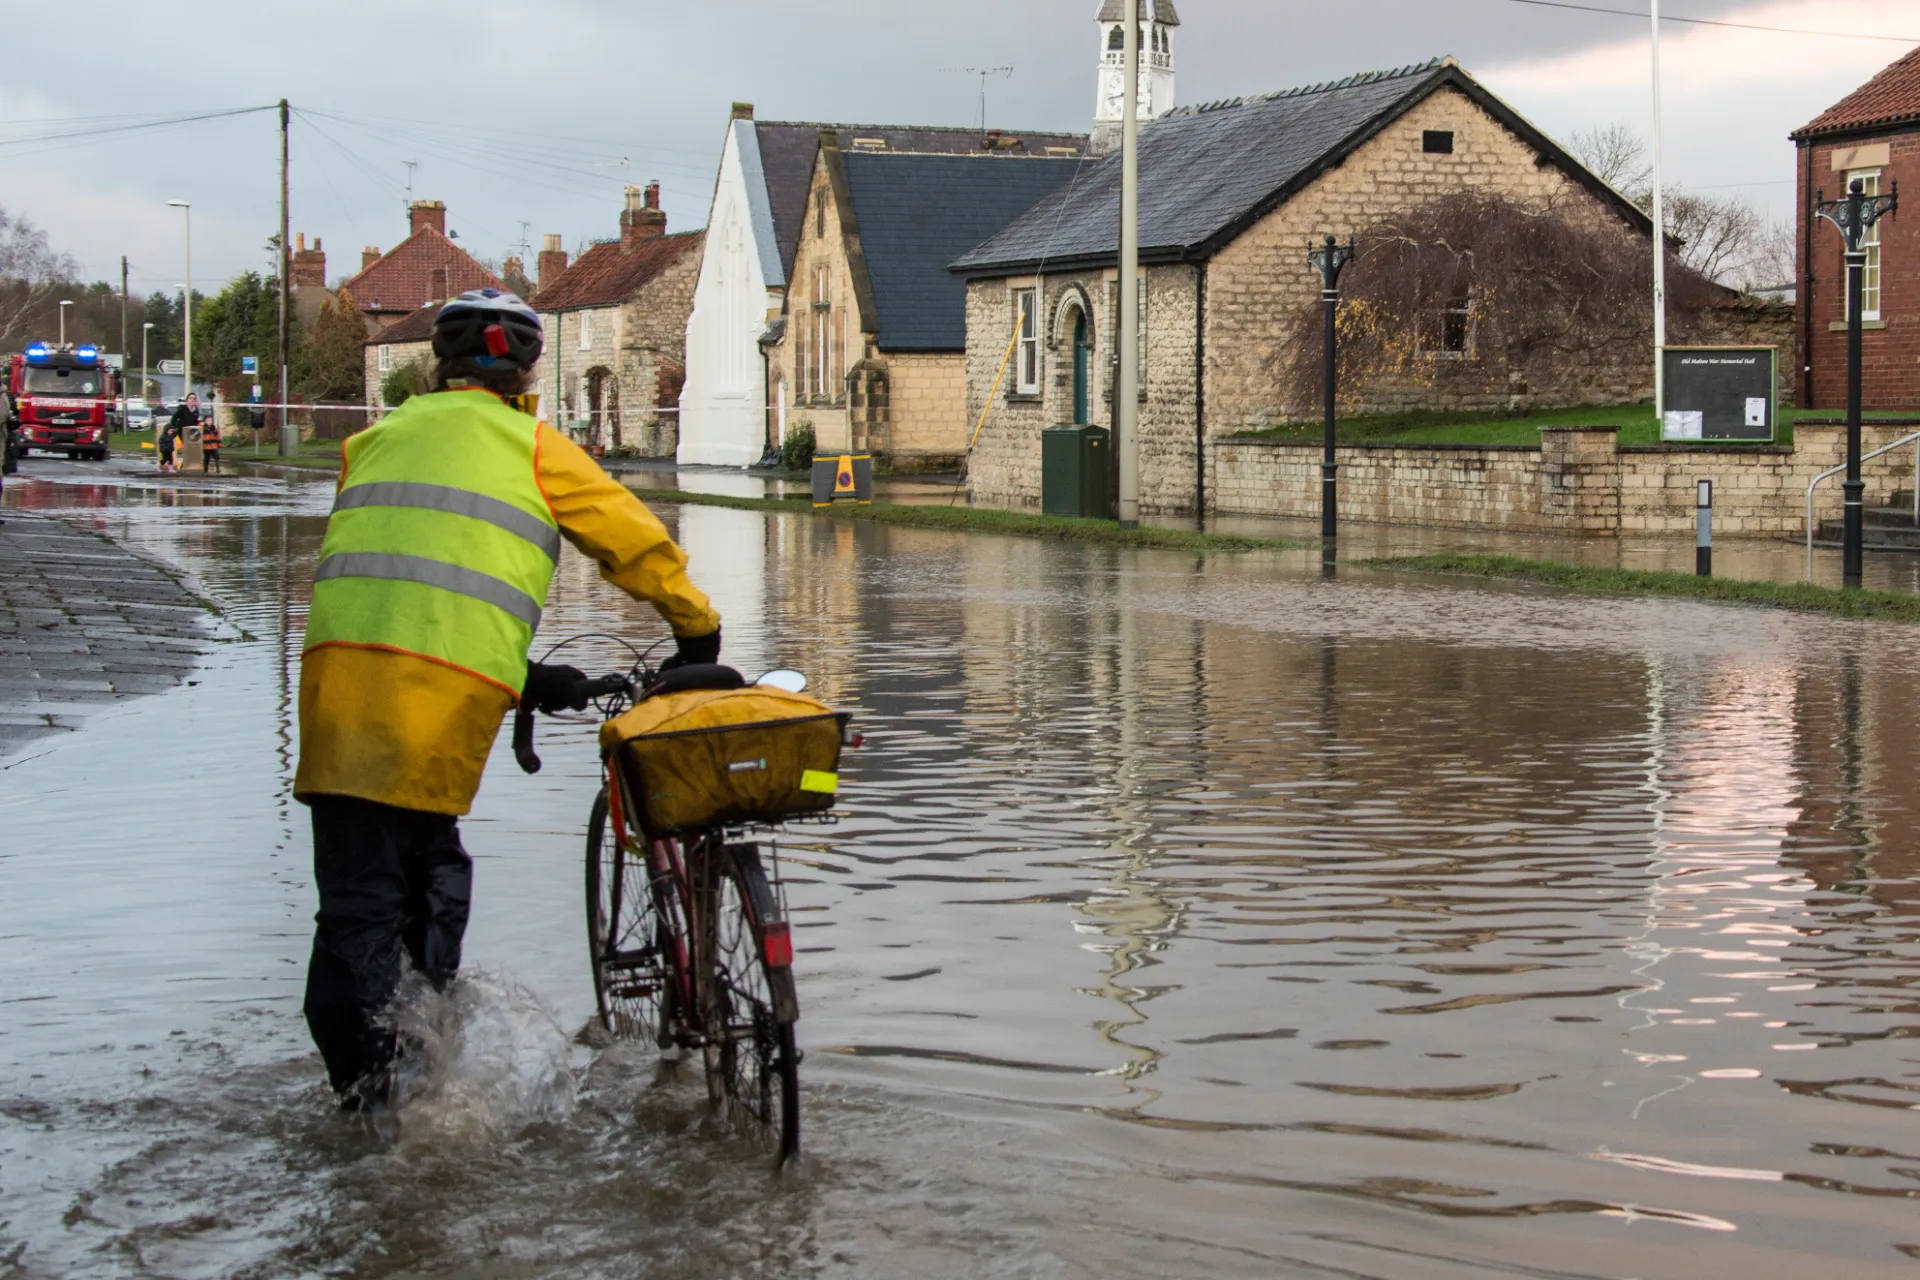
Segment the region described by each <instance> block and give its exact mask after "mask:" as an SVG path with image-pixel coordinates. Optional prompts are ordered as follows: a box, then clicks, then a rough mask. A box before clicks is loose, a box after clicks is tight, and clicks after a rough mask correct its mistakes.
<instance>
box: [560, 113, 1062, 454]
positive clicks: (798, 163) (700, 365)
mask: <svg viewBox="0 0 1920 1280" xmlns="http://www.w3.org/2000/svg"><path fill="white" fill-rule="evenodd" d="M822 136H829V137H831V138H832V139H833V140H834V142H835V143H836V144H837V145H838V146H839V148H840V150H841V151H842V153H859V154H862V155H981V154H1007V153H1013V154H1022V153H1024V154H1031V155H1048V156H1056V157H1062V156H1064V157H1076V156H1080V155H1083V154H1084V153H1085V151H1086V146H1087V140H1086V138H1085V137H1084V136H1079V135H1074V134H1035V133H1023V134H1018V135H1015V134H1013V133H1011V132H1004V133H1003V132H998V131H995V132H990V133H986V134H983V133H981V132H980V131H979V130H977V129H948V128H915V127H905V126H897V125H857V124H839V125H834V124H829V125H821V124H807V123H796V122H787V121H771V120H758V121H757V120H755V119H754V116H753V106H752V104H751V103H744V102H743V103H735V104H734V106H733V111H732V115H731V117H730V118H729V120H728V122H727V133H726V138H725V141H724V143H723V144H722V147H721V154H720V170H719V173H718V175H717V178H716V180H715V183H714V193H713V206H712V209H711V211H710V212H709V214H708V218H707V228H708V232H709V235H710V236H711V238H712V246H711V251H710V252H708V253H706V254H705V255H703V257H702V260H701V265H700V275H699V281H698V283H697V284H696V286H695V289H694V303H693V313H692V315H691V316H689V317H688V320H687V333H686V353H687V380H686V386H685V388H684V389H683V390H682V392H681V395H680V415H681V432H680V449H679V460H680V461H681V462H686V463H710V464H715V465H720V466H736V467H743V466H749V465H751V464H753V463H755V462H757V461H759V460H760V458H761V457H762V456H763V455H764V454H765V453H766V452H767V451H768V449H769V448H770V447H772V446H774V445H777V444H778V442H779V440H780V439H781V437H782V436H783V435H784V434H785V431H786V426H785V421H786V415H787V413H788V412H789V410H790V409H791V406H790V405H788V404H786V403H785V401H784V399H781V398H779V397H774V396H771V395H770V394H769V390H768V387H769V384H768V381H767V354H766V352H765V351H764V350H763V349H762V347H761V345H760V340H761V338H763V337H765V336H767V335H768V329H769V326H770V325H775V324H777V323H778V322H779V320H780V314H781V310H782V307H783V305H784V302H785V297H786V293H787V286H788V281H789V279H791V278H793V267H794V255H795V254H796V253H798V252H799V246H800V239H801V236H800V232H801V227H802V225H803V223H804V221H805V219H806V216H807V205H808V202H809V200H810V199H811V198H812V193H813V187H814V183H813V181H812V178H813V174H814V170H815V167H816V161H817V153H818V151H819V148H820V139H821V138H822ZM559 248H560V246H559V242H558V239H557V237H556V238H552V242H551V243H550V244H549V245H548V247H547V251H545V252H542V253H541V255H540V258H539V263H540V272H541V277H542V280H543V282H544V280H545V278H546V273H547V270H548V264H549V261H550V259H549V254H553V255H556V257H555V259H554V260H556V261H558V263H559V264H560V265H561V266H564V265H565V255H564V254H562V253H560V252H559Z"/></svg>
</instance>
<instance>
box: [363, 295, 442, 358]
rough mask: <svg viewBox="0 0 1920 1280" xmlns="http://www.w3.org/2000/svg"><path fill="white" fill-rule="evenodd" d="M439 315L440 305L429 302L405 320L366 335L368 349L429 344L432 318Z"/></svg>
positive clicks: (431, 334)
mask: <svg viewBox="0 0 1920 1280" xmlns="http://www.w3.org/2000/svg"><path fill="white" fill-rule="evenodd" d="M439 314H440V304H439V303H438V302H429V303H428V304H427V305H426V306H424V307H421V308H420V309H419V310H418V311H415V312H412V313H411V314H409V315H407V316H406V317H405V318H403V319H400V320H395V321H394V322H393V323H392V324H390V325H388V326H387V327H386V328H384V329H381V330H379V331H378V332H377V333H371V334H368V335H367V345H368V346H370V347H379V346H385V345H388V344H392V345H395V346H397V345H399V344H400V343H402V342H431V341H432V340H433V318H434V317H435V316H437V315H439Z"/></svg>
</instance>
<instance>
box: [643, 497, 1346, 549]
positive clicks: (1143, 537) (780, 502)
mask: <svg viewBox="0 0 1920 1280" xmlns="http://www.w3.org/2000/svg"><path fill="white" fill-rule="evenodd" d="M634 492H635V493H637V494H639V495H640V497H641V499H642V500H643V501H646V502H650V503H652V502H658V503H680V504H685V505H689V506H700V507H730V508H732V509H734V510H736V511H768V512H777V513H780V514H785V515H807V514H809V513H812V514H816V515H819V516H821V517H823V518H825V519H829V520H862V521H866V522H868V523H870V524H886V525H896V526H904V527H906V528H910V529H953V530H957V531H960V532H964V533H999V534H1009V535H1012V536H1015V537H1022V538H1056V539H1059V540H1061V541H1065V542H1092V543H1109V544H1113V545H1118V546H1128V547H1157V548H1160V549H1162V550H1168V551H1292V550H1298V549H1300V548H1302V547H1305V546H1308V545H1309V544H1308V543H1304V542H1290V541H1287V540H1286V539H1283V538H1246V537H1239V536H1236V535H1232V534H1223V533H1200V532H1198V531H1197V530H1192V529H1156V528H1151V527H1147V526H1142V527H1140V528H1138V529H1122V528H1121V527H1120V526H1119V524H1118V523H1116V522H1115V521H1112V520H1072V519H1068V518H1066V517H1063V516H1036V515H1028V514H1026V513H1025V512H1020V511H992V510H987V509H984V508H974V507H946V506H907V505H904V504H901V503H891V502H879V503H874V504H872V505H870V506H864V507H862V506H851V505H848V504H844V503H837V504H835V505H834V506H831V507H822V508H820V509H819V510H818V511H815V509H814V507H813V505H812V503H810V502H808V501H807V500H806V499H804V498H735V497H729V496H727V495H724V494H713V493H689V492H687V491H686V490H684V489H635V490H634Z"/></svg>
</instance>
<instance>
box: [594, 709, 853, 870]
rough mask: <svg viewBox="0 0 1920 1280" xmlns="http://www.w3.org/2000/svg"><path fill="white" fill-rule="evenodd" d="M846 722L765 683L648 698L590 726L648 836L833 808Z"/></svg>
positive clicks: (778, 817)
mask: <svg viewBox="0 0 1920 1280" xmlns="http://www.w3.org/2000/svg"><path fill="white" fill-rule="evenodd" d="M850 718H851V717H849V716H847V715H844V714H842V713H839V712H836V711H834V710H833V708H831V707H829V706H827V705H826V704H825V703H824V702H820V701H818V700H817V699H814V698H809V697H807V696H806V695H805V694H802V693H788V692H787V691H786V690H784V689H775V688H772V687H770V686H765V685H749V686H747V687H746V688H744V689H691V690H688V691H686V692H684V693H667V694H661V695H659V696H657V697H652V698H648V699H647V700H646V701H644V702H641V703H639V704H638V705H636V706H635V707H633V709H632V710H630V711H628V712H626V713H625V714H624V715H622V716H620V717H618V718H617V719H614V720H609V721H607V722H606V723H605V724H603V725H601V726H600V751H601V754H602V755H610V756H613V757H614V758H615V760H616V761H617V762H618V765H619V769H620V776H621V777H622V778H624V779H625V780H626V784H627V791H628V794H629V795H630V796H632V798H633V801H634V803H635V804H636V805H637V806H638V807H639V810H640V813H639V815H638V816H639V818H640V820H641V826H643V827H644V828H645V829H646V830H647V831H648V832H649V833H650V834H652V835H671V834H674V833H676V832H681V831H688V830H692V829H694V828H698V827H716V826H734V825H743V826H744V825H752V824H756V823H765V822H780V821H783V820H785V819H788V818H796V817H801V816H804V815H806V814H813V813H822V812H824V811H826V810H828V809H831V808H832V807H833V800H834V793H835V792H836V791H837V790H838V788H839V773H840V740H841V734H842V731H843V730H844V728H845V725H846V723H847V721H848V720H849V719H850Z"/></svg>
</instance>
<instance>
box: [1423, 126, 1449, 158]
mask: <svg viewBox="0 0 1920 1280" xmlns="http://www.w3.org/2000/svg"><path fill="white" fill-rule="evenodd" d="M1420 149H1421V150H1422V151H1424V152H1426V153H1427V154H1428V155H1430V156H1450V155H1452V154H1453V130H1451V129H1428V130H1426V131H1424V132H1423V133H1421V135H1420Z"/></svg>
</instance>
